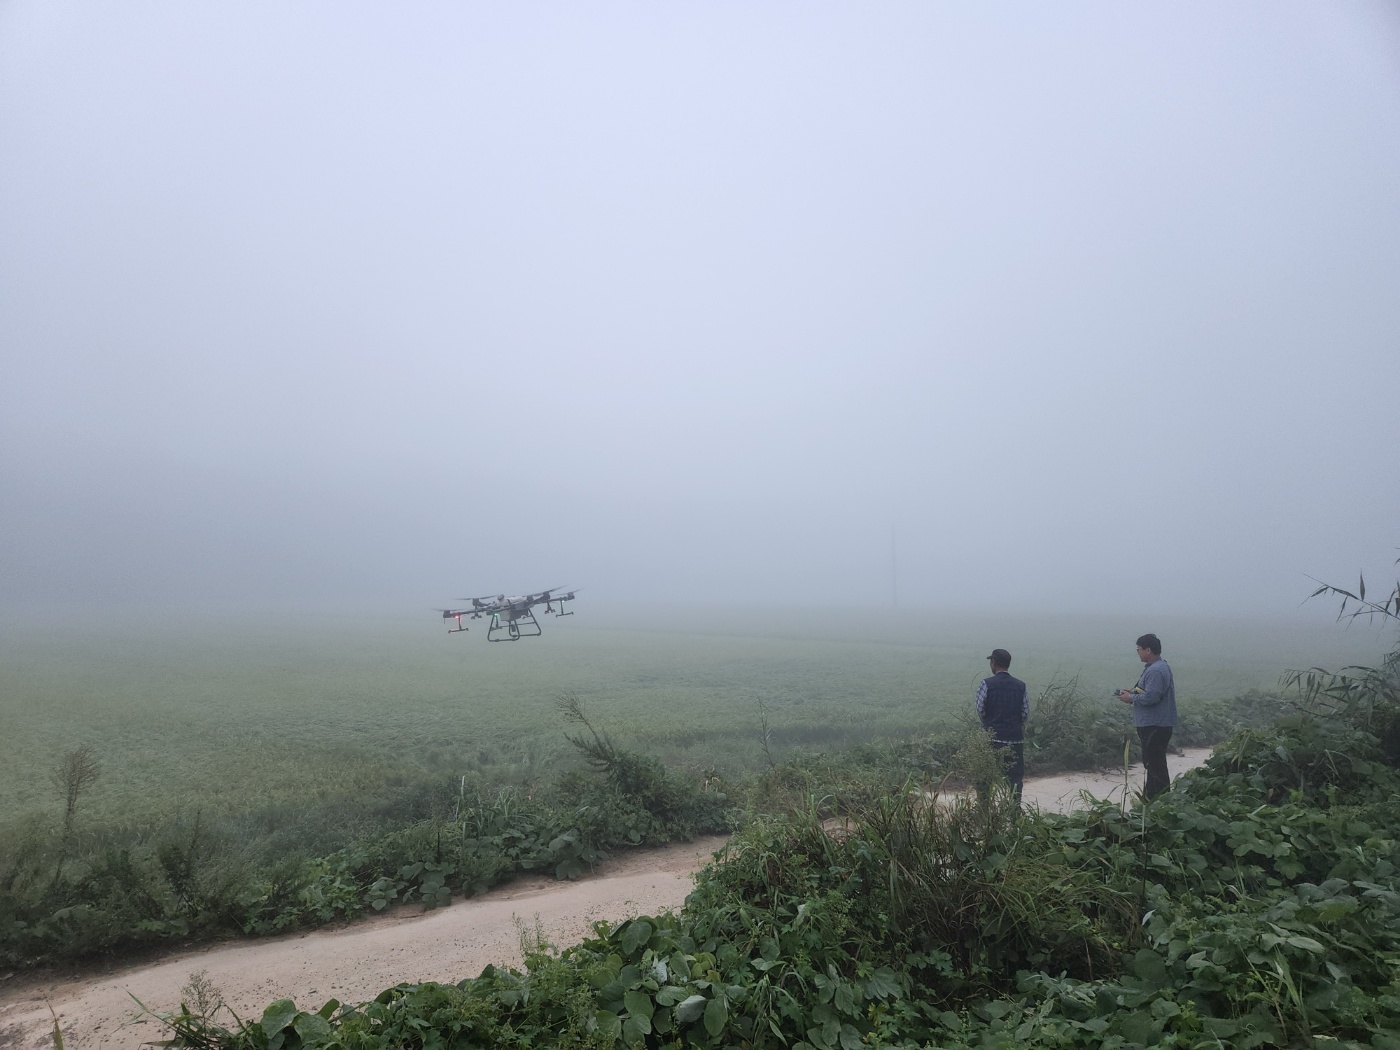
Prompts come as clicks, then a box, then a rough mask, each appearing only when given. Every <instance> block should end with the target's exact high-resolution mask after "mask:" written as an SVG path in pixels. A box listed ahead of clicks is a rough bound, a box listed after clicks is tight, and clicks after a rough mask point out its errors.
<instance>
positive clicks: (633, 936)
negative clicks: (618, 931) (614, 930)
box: [618, 919, 652, 955]
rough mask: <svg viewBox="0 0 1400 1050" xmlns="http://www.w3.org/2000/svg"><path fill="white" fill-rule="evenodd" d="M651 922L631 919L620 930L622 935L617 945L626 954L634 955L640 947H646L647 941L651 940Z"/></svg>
mask: <svg viewBox="0 0 1400 1050" xmlns="http://www.w3.org/2000/svg"><path fill="white" fill-rule="evenodd" d="M651 935H652V928H651V923H649V922H647V921H645V920H644V919H633V920H632V921H631V922H629V923H628V924H627V928H626V929H625V930H623V931H622V937H621V939H620V940H619V941H618V947H619V948H621V949H622V950H623V951H624V952H626V953H627V954H628V955H634V954H636V952H637V951H638V949H640V948H644V947H646V943H647V941H649V940H651Z"/></svg>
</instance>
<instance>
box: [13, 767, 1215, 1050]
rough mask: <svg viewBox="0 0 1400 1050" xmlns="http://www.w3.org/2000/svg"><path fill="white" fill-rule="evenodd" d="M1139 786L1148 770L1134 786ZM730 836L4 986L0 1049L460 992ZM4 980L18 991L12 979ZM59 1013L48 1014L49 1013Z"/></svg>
mask: <svg viewBox="0 0 1400 1050" xmlns="http://www.w3.org/2000/svg"><path fill="white" fill-rule="evenodd" d="M1209 754H1210V750H1209V749H1208V748H1201V749H1194V750H1191V751H1187V752H1186V753H1185V754H1184V755H1181V756H1172V757H1171V758H1170V759H1169V762H1168V764H1169V766H1170V768H1171V770H1172V772H1173V773H1178V772H1180V771H1182V770H1184V769H1187V768H1189V767H1191V766H1195V765H1199V764H1200V763H1201V762H1204V761H1205V759H1206V757H1207V756H1208V755H1209ZM1130 780H1131V787H1132V788H1133V789H1136V788H1137V787H1139V786H1140V785H1141V781H1142V771H1141V767H1139V768H1138V769H1137V770H1135V771H1134V772H1133V775H1132V776H1131V778H1130ZM1082 791H1088V792H1089V793H1090V794H1092V795H1094V796H1095V797H1097V798H1115V799H1119V798H1121V797H1122V793H1123V774H1122V772H1121V771H1120V772H1117V773H1100V774H1093V773H1073V774H1069V775H1067V776H1059V777H1043V778H1038V779H1036V780H1030V781H1027V782H1026V786H1025V795H1024V798H1025V800H1026V802H1027V803H1028V804H1034V805H1036V806H1038V807H1039V808H1041V809H1042V810H1056V811H1059V812H1064V811H1066V810H1068V809H1071V808H1073V807H1074V805H1075V804H1076V803H1077V801H1078V799H1079V796H1080V793H1081V792H1082ZM723 844H724V839H723V838H722V837H718V836H716V837H710V838H704V839H700V840H697V841H696V842H693V843H687V844H684V845H676V846H670V847H667V848H665V849H660V850H648V851H646V852H644V853H633V854H628V855H626V856H624V857H621V858H619V859H618V860H615V861H612V862H610V863H609V864H608V865H607V866H606V867H605V868H603V869H600V871H599V872H598V873H597V874H596V875H594V876H592V877H590V878H587V879H581V880H579V881H578V882H565V883H561V882H557V881H555V880H553V879H545V878H538V877H535V878H528V879H517V880H516V881H515V882H512V883H510V884H509V885H507V886H502V887H499V888H498V889H496V890H493V891H492V892H490V893H487V894H483V895H482V896H480V897H475V898H473V899H471V900H468V901H462V902H459V903H456V904H453V905H452V906H451V907H448V908H443V909H441V910H439V911H433V912H428V913H426V914H424V913H420V912H400V913H395V914H394V915H390V916H382V917H376V918H372V919H368V920H365V921H363V922H359V923H356V924H354V925H352V926H348V927H345V928H343V929H338V930H319V931H316V932H314V933H307V934H302V935H299V936H292V937H285V938H279V939H277V940H258V941H246V942H239V943H237V944H232V945H229V944H225V945H215V946H212V947H208V948H205V949H203V950H200V951H193V952H185V953H181V954H179V955H175V956H172V957H171V958H169V959H166V960H164V961H162V962H159V963H154V964H150V965H146V966H141V967H137V968H132V969H125V970H122V971H119V972H115V973H113V974H111V975H110V976H104V977H88V978H84V979H81V980H72V981H49V982H43V983H37V984H29V985H24V986H16V987H11V988H7V987H6V984H7V983H8V981H0V1048H6V1050H8V1048H11V1047H14V1048H21V1047H22V1048H30V1047H34V1048H40V1047H42V1048H48V1047H51V1046H52V1045H53V1042H52V1038H51V1036H52V1032H53V1018H54V1015H57V1017H58V1020H59V1023H60V1025H61V1026H62V1030H63V1036H64V1045H65V1046H66V1047H67V1048H68V1050H95V1048H99V1047H100V1048H103V1050H118V1048H120V1050H126V1048H134V1047H138V1046H141V1045H142V1044H144V1043H149V1042H151V1041H153V1040H158V1039H161V1038H164V1037H165V1033H164V1031H163V1030H162V1029H161V1027H160V1026H159V1025H158V1024H156V1023H155V1022H152V1021H149V1020H147V1021H144V1022H143V1021H139V1020H133V1018H134V1017H135V1015H136V1014H137V1013H138V1009H137V1006H136V1004H135V1003H134V1002H133V1001H132V996H135V997H136V998H137V999H140V1000H141V1002H143V1003H145V1004H146V1005H147V1006H149V1007H151V1008H152V1009H154V1010H170V1009H173V1008H176V1007H177V1006H178V1004H179V1001H180V996H181V989H182V988H184V987H185V985H186V984H187V983H188V982H189V980H190V977H191V976H192V975H193V974H196V973H200V972H203V973H204V975H205V976H206V979H207V980H208V981H209V982H210V983H211V984H212V985H213V986H214V987H215V988H217V989H218V991H219V993H220V994H221V995H222V996H223V998H224V1000H225V1002H227V1003H228V1005H229V1006H231V1007H232V1008H233V1009H234V1011H235V1012H237V1013H238V1015H239V1016H240V1017H243V1018H245V1019H256V1018H258V1017H260V1016H261V1013H262V1010H263V1008H264V1007H266V1006H267V1004H268V1003H270V1002H272V1001H273V1000H275V999H282V998H291V999H294V1000H295V1001H296V1002H297V1005H299V1006H301V1007H303V1008H307V1007H310V1008H317V1007H319V1006H320V1005H321V1004H322V1003H324V1002H325V1001H326V1000H328V999H332V998H334V999H339V1000H340V1001H341V1002H363V1001H365V1000H367V999H372V998H373V997H374V996H376V995H378V994H379V993H380V992H381V991H383V990H384V989H385V988H389V987H392V986H393V985H395V984H398V983H399V982H401V981H409V982H417V981H443V982H456V981H460V980H461V979H462V978H464V977H474V976H476V975H477V974H479V973H480V972H481V970H482V969H483V968H484V967H485V966H486V965H487V964H488V963H497V964H503V963H504V964H511V965H518V964H519V962H520V934H521V930H522V928H529V929H531V930H533V929H534V928H535V926H536V924H537V923H538V925H539V927H540V928H541V929H542V930H543V933H544V936H545V938H546V939H547V940H548V941H549V942H550V943H552V944H556V945H568V944H575V943H577V942H578V941H580V940H582V939H583V938H584V937H585V936H586V935H587V934H589V933H590V932H591V931H592V925H593V923H594V922H597V921H598V920H600V919H608V920H610V921H614V922H615V921H618V920H621V919H624V918H627V917H629V916H632V915H644V914H655V913H657V912H660V911H664V910H667V909H670V910H676V909H678V908H680V906H681V904H682V903H683V902H684V900H685V897H686V895H687V894H688V893H689V892H690V890H691V888H692V886H693V885H694V882H693V874H694V872H696V871H698V870H699V869H700V868H702V867H704V865H705V864H706V863H708V862H709V860H710V859H711V856H712V854H713V853H714V851H715V850H717V849H719V848H720V847H721V846H722V845H723ZM10 980H13V978H11V979H10ZM50 1009H52V1010H53V1013H52V1014H51V1013H50V1012H49V1011H50Z"/></svg>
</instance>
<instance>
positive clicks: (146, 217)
mask: <svg viewBox="0 0 1400 1050" xmlns="http://www.w3.org/2000/svg"><path fill="white" fill-rule="evenodd" d="M0 142H3V143H4V146H5V149H4V155H5V160H4V162H3V163H0V366H3V374H4V382H3V384H0V450H2V451H0V533H3V536H4V541H5V542H4V543H3V545H0V581H2V582H0V608H9V609H17V610H22V609H24V608H32V607H36V606H46V605H62V604H65V603H71V604H73V605H74V607H75V608H77V609H90V610H94V611H100V610H102V609H112V608H119V607H123V606H130V605H133V604H137V605H139V604H142V603H146V604H150V605H154V606H162V605H164V606H167V607H170V608H176V607H179V606H182V605H188V604H191V603H200V602H209V601H212V602H216V603H217V602H220V601H227V602H232V603H246V604H247V605H249V606H258V605H264V606H277V605H278V604H285V605H288V606H291V605H298V606H299V605H302V604H307V603H312V604H314V603H316V602H324V603H326V605H328V606H331V607H333V606H334V605H335V603H337V602H348V603H353V604H357V605H358V604H359V603H361V602H365V603H368V604H370V605H373V604H374V603H376V602H379V603H381V604H384V605H385V607H386V608H395V609H408V608H410V607H411V606H412V604H413V603H414V602H419V603H421V605H422V606H423V607H424V608H425V609H428V608H429V607H431V606H434V605H439V604H447V603H449V602H450V601H451V600H452V599H454V598H456V597H459V596H462V595H470V594H482V593H494V592H498V591H503V590H504V591H509V592H512V593H518V592H521V591H525V590H529V589H533V588H539V587H546V586H554V585H559V584H562V585H564V586H572V587H579V588H583V594H584V596H586V598H587V600H589V601H593V602H596V603H598V606H599V607H600V608H601V607H607V606H610V605H613V604H619V605H624V606H625V605H627V604H629V603H630V604H631V605H632V606H634V607H635V606H643V605H658V604H659V605H664V604H667V603H696V604H707V605H725V604H737V605H745V606H755V605H757V606H762V605H771V606H775V607H781V608H787V607H800V606H808V605H816V606H820V607H823V608H825V607H843V608H850V609H877V608H888V607H892V606H895V605H898V606H899V607H900V608H903V609H944V610H949V609H969V610H977V611H979V612H988V613H997V612H998V611H1001V612H1004V613H1005V614H1006V615H1009V616H1011V615H1018V614H1023V613H1024V614H1030V613H1054V612H1056V611H1063V612H1066V613H1075V614H1085V613H1091V612H1094V611H1111V612H1112V613H1114V614H1115V615H1116V614H1120V613H1121V614H1123V615H1124V616H1125V617H1126V618H1127V619H1128V620H1131V621H1132V622H1143V623H1148V624H1150V623H1152V622H1153V621H1154V620H1155V619H1156V618H1159V617H1170V616H1185V615H1215V614H1217V613H1220V614H1230V613H1232V612H1237V613H1240V614H1243V615H1248V616H1254V617H1257V616H1281V617H1284V618H1286V619H1294V618H1296V619H1298V620H1299V622H1304V621H1306V622H1309V623H1311V622H1313V621H1314V620H1316V621H1317V622H1321V621H1322V620H1325V619H1326V618H1327V617H1329V616H1330V615H1332V609H1333V605H1331V604H1328V605H1326V606H1325V607H1324V608H1319V609H1318V610H1317V611H1316V612H1314V606H1316V605H1318V603H1313V604H1312V605H1309V606H1306V607H1304V608H1305V611H1304V612H1302V613H1296V612H1293V611H1290V610H1295V609H1296V608H1298V606H1299V603H1300V602H1302V600H1303V598H1304V597H1306V595H1307V593H1309V591H1311V590H1312V589H1313V587H1314V586H1315V585H1314V584H1312V583H1311V582H1310V581H1309V577H1316V578H1319V579H1322V580H1325V581H1327V582H1329V583H1336V584H1340V585H1343V586H1350V585H1352V584H1353V583H1355V581H1356V578H1357V574H1358V572H1359V571H1363V570H1364V571H1365V572H1366V574H1367V584H1368V587H1369V588H1370V589H1371V590H1372V591H1373V592H1374V593H1377V594H1379V593H1381V592H1383V591H1387V590H1389V588H1390V587H1391V586H1393V585H1394V581H1395V578H1396V567H1395V564H1394V559H1395V557H1396V555H1397V553H1400V551H1397V546H1400V529H1397V522H1400V484H1397V480H1396V479H1397V478H1400V417H1397V414H1396V413H1395V411H1394V407H1393V403H1394V393H1395V391H1396V390H1400V345H1397V343H1400V340H1397V333H1400V295H1398V294H1397V293H1396V289H1397V288H1400V192H1398V191H1400V9H1397V8H1396V7H1394V6H1393V5H1388V4H1385V3H1381V2H1372V3H1364V2H1359V3H1355V4H1349V5H1344V6H1319V5H1303V4H1291V5H1277V4H1264V3H1243V4H1237V5H1229V6H1224V7H1222V6H1219V5H1213V4H1206V3H1185V4H1178V5H1173V6H1171V7H1170V8H1124V7H1121V6H1117V5H1111V4H1107V3H1087V4H1082V5H1077V6H1075V7H1071V8H1063V7H1061V8H1044V7H1037V6H1032V5H998V6H994V7H985V6H975V7H950V6H933V7H929V6H926V5H921V4H913V3H889V4H881V5H877V6H873V7H872V6H862V7H859V8H851V7H844V6H840V5H831V4H818V5H811V4H801V5H799V4H796V3H791V2H787V3H783V2H779V3H774V4H769V5H764V6H762V7H760V8H754V7H751V6H740V5H737V4H724V3H721V4H711V5H704V6H703V7H684V6H682V7H650V6H642V5H635V4H620V3H619V4H615V3H600V4H590V5H586V6H585V7H580V8H563V7H549V6H518V5H512V6H506V7H501V6H495V5H478V4H467V5H448V4H437V3H415V4H410V5H400V6H396V7H394V8H393V9H387V8H382V7H379V6H375V5H370V4H358V3H351V4H335V5H331V4H327V3H307V4H302V5H297V6H295V7H287V6H284V5H276V4H272V3H250V4H239V5H217V4H216V5H199V6H179V7H176V6H151V7H140V8H132V7H114V8H100V7H99V8H93V7H79V6H70V5H55V4H45V3H38V2H34V0H20V2H15V3H10V4H6V5H4V6H3V7H0ZM581 608H582V606H581ZM428 615H431V614H430V613H429V614H428ZM1145 629H1146V628H1145Z"/></svg>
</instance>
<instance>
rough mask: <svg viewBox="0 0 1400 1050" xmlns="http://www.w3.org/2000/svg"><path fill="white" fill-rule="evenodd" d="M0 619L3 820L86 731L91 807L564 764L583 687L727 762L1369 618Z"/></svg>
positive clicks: (1247, 667)
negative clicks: (1004, 672)
mask: <svg viewBox="0 0 1400 1050" xmlns="http://www.w3.org/2000/svg"><path fill="white" fill-rule="evenodd" d="M3 627H4V630H3V634H2V635H0V724H2V725H3V727H4V733H3V736H2V737H0V757H3V767H0V829H4V828H6V827H9V828H14V827H16V826H17V825H18V824H20V823H22V822H23V821H26V820H28V819H31V818H32V817H34V816H36V815H40V814H45V815H53V814H55V813H57V812H58V811H59V810H60V808H61V805H62V801H61V795H60V793H59V791H58V790H57V789H56V788H55V786H54V784H53V783H52V778H51V773H52V771H53V770H54V768H55V765H56V763H57V761H58V759H59V757H60V756H61V755H63V754H64V753H65V752H67V751H71V750H72V749H74V748H77V747H79V746H87V747H89V748H90V749H91V750H92V752H93V754H94V755H95V756H96V757H97V759H98V760H99V761H100V762H101V764H102V772H101V775H100V777H99V779H98V780H97V781H96V782H95V783H94V785H93V786H92V788H91V789H90V791H89V792H88V794H87V796H86V797H85V798H84V800H83V817H84V822H85V823H87V824H88V825H89V826H91V825H93V824H99V825H104V826H106V827H108V828H110V829H114V830H115V829H122V830H124V831H126V832H130V831H131V830H133V829H135V830H138V831H139V829H140V828H141V827H142V826H147V825H152V826H153V825H154V824H156V823H158V822H161V821H164V820H168V819H170V818H171V817H173V816H181V815H183V816H186V817H188V816H190V815H191V814H193V813H194V812H200V813H203V814H205V815H214V816H223V817H232V816H237V815H241V814H250V813H258V812H274V811H278V810H282V809H287V808H297V809H315V808H317V807H325V806H335V805H351V806H354V805H364V806H366V807H369V806H371V805H373V804H374V803H375V802H376V800H380V799H383V798H384V797H386V795H389V794H392V793H393V792H394V791H396V790H405V789H406V787H408V786H412V785H415V784H419V785H421V784H425V783H437V784H442V785H444V786H445V785H447V784H449V783H451V782H453V781H454V780H455V778H456V777H458V776H459V775H462V774H469V773H470V774H481V775H482V776H485V777H489V778H491V779H500V780H514V781H522V780H529V779H530V778H531V777H532V776H537V775H541V774H544V773H548V772H552V771H554V770H555V769H557V768H558V766H559V764H561V763H565V762H573V761H575V758H574V755H573V751H572V749H571V748H570V746H569V745H568V744H567V742H566V741H565V739H564V732H565V729H566V726H565V724H564V722H563V720H562V718H561V717H560V715H559V713H558V711H557V710H556V707H555V702H556V698H557V697H558V696H559V695H561V694H574V695H576V696H578V697H579V698H580V700H581V702H582V704H583V706H584V709H585V711H586V712H587V713H588V715H589V717H590V718H591V719H592V720H593V722H594V723H595V725H597V726H598V727H599V728H601V729H603V730H605V731H607V732H608V733H609V734H611V735H612V736H613V737H614V738H615V739H616V740H617V741H618V742H619V743H623V744H626V745H628V746H635V747H638V748H640V749H642V750H645V751H648V752H650V753H652V754H655V755H657V756H659V757H660V758H662V759H663V760H665V761H666V762H667V763H669V764H672V765H674V766H677V767H681V768H689V769H708V768H715V769H719V770H723V771H730V770H735V769H739V768H753V767H755V766H757V765H758V764H760V763H761V762H762V761H763V760H764V756H763V753H762V750H761V744H760V738H761V730H760V726H761V723H762V720H763V719H765V718H766V720H767V724H768V726H769V728H770V731H771V735H770V742H771V747H772V748H773V749H775V750H777V751H778V752H779V753H782V752H785V751H790V750H791V749H794V748H799V747H815V748H828V747H838V746H842V745H845V744H849V743H856V742H862V741H871V740H887V739H898V738H907V737H914V736H919V735H922V734H924V733H927V732H928V731H929V730H930V729H931V728H932V727H933V726H934V725H936V724H937V723H939V722H945V723H946V722H948V721H952V720H956V719H957V718H959V717H963V716H965V713H966V712H967V710H968V708H969V706H970V703H969V700H970V697H971V693H972V690H973V688H974V687H975V683H976V681H977V680H978V679H979V678H980V677H982V676H983V675H984V674H985V673H986V670H985V662H984V659H983V658H984V657H985V656H986V654H987V652H988V651H989V650H990V649H991V648H992V647H994V646H1004V647H1006V648H1008V649H1010V650H1011V652H1012V653H1013V654H1014V656H1015V662H1014V666H1013V668H1012V670H1013V672H1014V673H1016V674H1018V675H1020V676H1022V677H1024V678H1025V679H1026V680H1027V681H1028V683H1029V684H1030V686H1031V689H1032V695H1034V694H1035V693H1036V691H1038V690H1039V689H1041V688H1043V687H1044V686H1045V685H1046V684H1047V683H1048V682H1049V681H1050V680H1051V678H1052V676H1055V675H1057V674H1058V675H1062V676H1063V675H1070V674H1078V675H1080V678H1081V682H1082V683H1083V684H1084V686H1085V687H1086V689H1088V690H1090V691H1091V692H1092V693H1095V694H1100V693H1101V694H1103V695H1104V697H1105V703H1104V718H1106V719H1113V720H1119V721H1122V722H1123V723H1124V725H1126V724H1127V720H1126V714H1125V712H1124V711H1123V709H1122V708H1120V707H1119V705H1117V704H1114V703H1112V701H1110V700H1109V699H1108V697H1107V693H1108V691H1109V689H1110V687H1114V686H1121V685H1124V684H1130V683H1131V682H1132V681H1134V680H1135V677H1136V673H1137V666H1138V665H1137V662H1136V658H1135V656H1134V653H1133V639H1134V638H1135V637H1136V636H1137V634H1138V633H1140V632H1141V631H1142V630H1144V629H1153V630H1156V631H1157V632H1158V633H1159V634H1161V635H1162V637H1163V638H1164V640H1165V643H1166V651H1165V654H1164V655H1166V656H1167V657H1168V659H1169V660H1170V661H1171V662H1172V664H1173V667H1174V668H1175V670H1176V675H1177V682H1178V692H1179V695H1180V696H1181V697H1182V698H1183V699H1187V698H1191V697H1200V698H1213V697H1224V696H1232V695H1235V694H1237V693H1240V692H1243V691H1245V690H1248V689H1252V688H1264V689H1268V688H1272V687H1274V686H1275V685H1276V683H1277V679H1278V676H1279V673H1280V671H1282V670H1283V669H1284V668H1285V667H1291V666H1296V665H1297V664H1298V663H1300V662H1307V663H1318V664H1324V665H1327V666H1333V667H1335V666H1340V665H1342V664H1345V663H1348V662H1352V661H1354V660H1366V659H1369V658H1371V657H1372V656H1373V655H1374V653H1375V651H1376V642H1375V638H1374V637H1373V636H1372V635H1370V634H1369V633H1367V632H1365V631H1353V632H1345V631H1342V630H1341V629H1340V628H1337V627H1335V626H1334V625H1332V624H1331V623H1330V621H1327V620H1326V618H1325V617H1323V616H1313V617H1312V618H1311V619H1310V620H1307V621H1306V622H1305V621H1303V620H1302V619H1299V620H1298V621H1297V622H1285V621H1279V622H1275V623H1263V622H1258V623H1250V622H1246V621H1239V620H1230V621H1226V620H1218V621H1210V620H1199V621H1185V620H1180V621H1170V620H1160V619H1159V620H1157V621H1156V622H1153V623H1150V624H1147V625H1143V624H1140V623H1138V622H1137V621H1136V620H1133V619H1131V618H1128V617H1099V618H1087V617H1080V618H1058V619H1052V618H1047V617H1041V618H1039V619H1035V618H1023V619H1013V618H1008V617H997V618H993V617H990V616H980V617H979V616H955V615H951V614H935V613H914V612H907V611H901V612H898V613H896V612H892V611H889V610H885V611H870V612H865V613H852V612H850V611H830V612H827V611H810V610H809V611H795V610H757V609H753V608H749V609H710V610H697V609H686V610H675V609H669V610H668V609H663V608H656V609H624V608H620V607H615V608H588V607H586V606H582V605H580V607H579V613H578V615H577V616H575V617H573V618H570V619H565V620H562V621H555V620H553V619H549V620H546V621H544V627H545V634H544V636H543V637H542V638H540V639H536V640H526V641H521V642H518V643H511V644H488V643H487V642H486V640H485V638H484V637H483V634H484V630H483V629H482V628H481V627H480V626H479V625H478V626H476V627H474V629H473V630H472V631H471V632H470V633H467V634H462V635H455V636H451V637H448V636H447V635H446V634H445V632H444V631H443V629H442V626H441V621H439V620H437V619H436V618H435V617H434V616H433V615H432V614H431V613H429V614H422V613H418V612H414V611H409V612H401V611H398V610H393V609H390V610H387V611H386V610H378V611H370V612H365V613H358V614H355V613H346V612H345V611H344V610H335V611H331V612H327V611H325V610H322V611H320V612H319V613H318V614H316V615H314V616H306V615H301V614H298V615H295V616H293V615H291V614H290V613H288V612H285V611H282V612H276V613H270V614H257V615H254V614H249V613H239V614H233V613H229V612H211V611H207V610H206V611H203V612H195V613H191V614H188V615H184V616H181V617H178V618H177V617H172V616H169V615H165V614H161V615H156V614H150V613H146V614H129V615H126V616H110V617H107V618H105V619H103V620H102V621H100V622H93V621H92V620H88V619H80V618H74V619H71V620H70V619H63V620H59V619H56V618H53V617H47V618H46V617H43V616H33V615H31V616H27V617H19V616H17V615H14V614H7V615H6V617H5V621H4V624H3Z"/></svg>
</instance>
